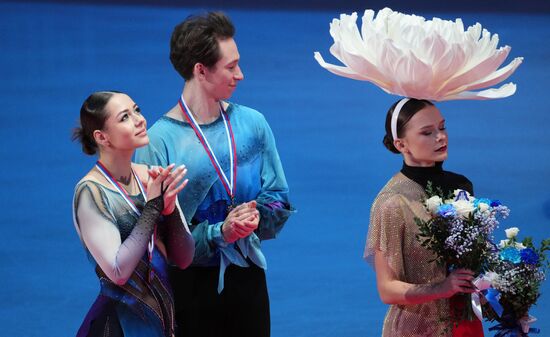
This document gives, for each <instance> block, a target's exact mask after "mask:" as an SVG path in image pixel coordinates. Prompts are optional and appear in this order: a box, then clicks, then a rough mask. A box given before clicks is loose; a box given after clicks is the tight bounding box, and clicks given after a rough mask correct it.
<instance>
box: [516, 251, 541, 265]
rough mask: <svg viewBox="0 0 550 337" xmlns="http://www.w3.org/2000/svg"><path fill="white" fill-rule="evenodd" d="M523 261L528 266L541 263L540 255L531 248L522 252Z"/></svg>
mask: <svg viewBox="0 0 550 337" xmlns="http://www.w3.org/2000/svg"><path fill="white" fill-rule="evenodd" d="M520 253H521V261H523V262H524V263H527V264H537V263H538V262H539V255H538V254H537V253H536V252H535V251H534V250H532V249H531V248H525V249H522V250H521V252H520Z"/></svg>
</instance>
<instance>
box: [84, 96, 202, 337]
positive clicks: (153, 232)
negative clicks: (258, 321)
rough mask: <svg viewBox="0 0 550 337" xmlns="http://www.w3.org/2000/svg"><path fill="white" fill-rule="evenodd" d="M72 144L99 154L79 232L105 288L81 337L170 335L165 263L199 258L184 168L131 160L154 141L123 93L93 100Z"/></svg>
mask: <svg viewBox="0 0 550 337" xmlns="http://www.w3.org/2000/svg"><path fill="white" fill-rule="evenodd" d="M74 138H75V139H78V140H79V141H80V142H81V143H82V149H83V151H84V152H85V153H86V154H89V155H93V154H95V153H98V154H99V158H98V161H97V163H96V165H95V166H94V167H93V168H92V169H91V170H90V171H89V172H88V173H87V174H86V175H85V176H84V177H83V178H82V179H81V180H80V181H79V182H78V184H77V185H76V188H75V194H74V202H73V215H74V224H75V227H76V231H77V233H78V235H79V237H80V239H81V241H82V243H83V245H84V247H85V249H86V252H87V254H88V256H89V257H90V260H91V261H92V262H93V264H94V265H95V271H96V274H97V276H98V278H99V283H100V294H99V296H98V297H97V299H96V301H95V303H94V304H93V305H92V307H91V309H90V310H89V312H88V314H87V316H86V318H85V319H84V322H83V323H82V326H81V327H80V329H79V331H78V333H77V336H147V337H153V336H173V333H174V329H175V327H174V305H173V297H172V291H171V289H170V286H169V283H168V279H167V274H166V273H167V268H168V264H173V265H175V266H177V267H179V268H185V267H187V266H188V265H189V264H190V263H191V261H192V259H193V254H194V242H193V238H192V236H191V234H190V232H189V229H188V227H187V224H186V222H185V218H184V217H182V216H181V210H180V207H179V205H178V201H177V198H176V197H177V194H178V192H180V191H181V190H182V189H183V188H184V187H185V185H186V184H187V180H185V181H183V182H182V180H183V178H184V176H185V174H186V173H187V170H186V168H185V167H184V166H180V167H177V168H176V167H175V166H174V165H169V166H167V167H166V168H161V167H157V168H148V167H147V166H145V165H138V164H133V163H132V162H131V159H132V156H133V154H134V150H135V149H136V148H138V147H141V146H144V145H147V144H148V143H149V138H148V136H147V123H146V121H145V119H144V118H143V116H142V115H141V113H140V109H139V107H138V106H137V105H136V104H135V103H134V101H133V100H132V99H131V98H130V97H128V96H127V95H126V94H123V93H120V92H112V91H107V92H96V93H94V94H92V95H90V96H89V97H88V98H87V99H86V101H85V102H84V104H83V105H82V108H81V110H80V127H79V128H77V129H76V130H75V133H74ZM144 186H145V187H144Z"/></svg>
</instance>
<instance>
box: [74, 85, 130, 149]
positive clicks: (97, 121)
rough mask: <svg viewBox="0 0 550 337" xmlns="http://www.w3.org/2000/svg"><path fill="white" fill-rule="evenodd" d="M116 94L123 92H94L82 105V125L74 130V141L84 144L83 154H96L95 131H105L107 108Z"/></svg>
mask: <svg viewBox="0 0 550 337" xmlns="http://www.w3.org/2000/svg"><path fill="white" fill-rule="evenodd" d="M115 94H121V92H119V91H114V90H111V91H98V92H94V93H93V94H91V95H90V96H88V98H86V100H85V101H84V103H83V104H82V107H81V108H80V125H79V126H78V127H76V128H74V129H73V135H72V140H78V141H79V142H80V143H81V144H82V152H84V153H85V154H89V155H94V154H96V152H97V143H96V142H95V140H94V135H93V133H94V131H95V130H102V129H103V126H104V125H105V120H106V119H107V117H108V116H107V111H106V110H105V106H106V105H107V103H109V100H110V99H111V97H113V95H115Z"/></svg>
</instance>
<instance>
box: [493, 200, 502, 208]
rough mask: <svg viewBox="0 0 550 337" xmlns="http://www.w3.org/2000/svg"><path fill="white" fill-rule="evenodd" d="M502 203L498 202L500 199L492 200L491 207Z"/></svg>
mask: <svg viewBox="0 0 550 337" xmlns="http://www.w3.org/2000/svg"><path fill="white" fill-rule="evenodd" d="M500 205H502V203H501V202H500V200H493V201H491V207H498V206H500Z"/></svg>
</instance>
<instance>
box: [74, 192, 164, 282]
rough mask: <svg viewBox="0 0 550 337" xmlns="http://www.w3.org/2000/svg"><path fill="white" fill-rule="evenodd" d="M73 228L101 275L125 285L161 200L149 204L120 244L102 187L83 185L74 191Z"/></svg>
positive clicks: (158, 209) (142, 250) (159, 207)
mask: <svg viewBox="0 0 550 337" xmlns="http://www.w3.org/2000/svg"><path fill="white" fill-rule="evenodd" d="M74 207H75V222H76V223H75V226H76V227H77V231H78V233H79V235H80V238H81V240H82V241H83V243H84V245H85V246H86V248H87V249H88V250H89V252H90V254H91V255H92V256H93V258H94V259H95V261H96V262H97V264H98V265H99V267H100V268H101V269H102V270H103V272H104V273H105V274H106V275H107V277H109V279H111V280H112V281H113V282H115V283H117V284H125V283H126V281H127V280H128V278H130V276H131V274H132V272H133V271H134V269H135V268H136V265H137V263H138V262H139V260H140V259H141V257H142V256H143V254H144V253H145V250H146V248H147V243H148V240H149V238H150V236H151V233H152V231H153V227H154V223H155V221H157V219H158V217H159V215H160V212H161V211H162V209H163V199H162V198H161V197H158V198H155V199H153V200H150V201H148V202H147V203H146V204H145V207H144V208H143V211H142V213H141V216H140V217H139V219H138V221H137V223H136V225H135V227H134V228H133V230H132V232H131V233H130V235H129V236H128V237H127V238H126V240H124V242H121V238H120V232H119V230H118V228H117V227H116V225H115V223H114V221H115V219H114V218H113V215H112V214H111V212H109V205H108V204H107V203H106V198H105V196H104V195H103V191H101V188H100V187H99V186H97V185H96V184H95V183H91V182H84V183H82V184H81V185H80V186H79V187H78V188H77V190H76V192H75V205H74Z"/></svg>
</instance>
